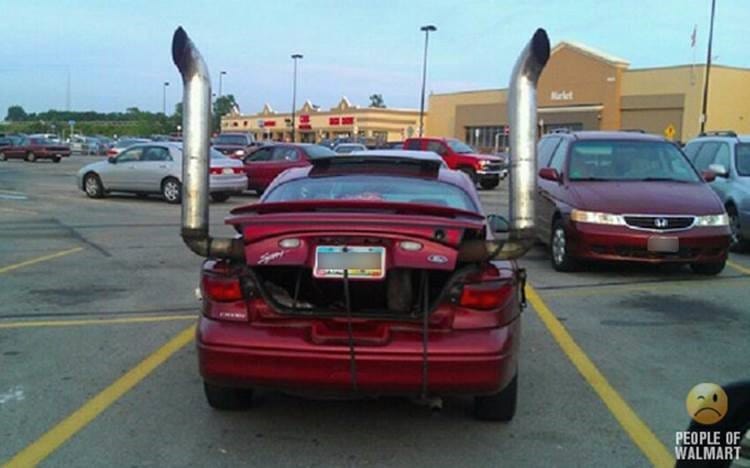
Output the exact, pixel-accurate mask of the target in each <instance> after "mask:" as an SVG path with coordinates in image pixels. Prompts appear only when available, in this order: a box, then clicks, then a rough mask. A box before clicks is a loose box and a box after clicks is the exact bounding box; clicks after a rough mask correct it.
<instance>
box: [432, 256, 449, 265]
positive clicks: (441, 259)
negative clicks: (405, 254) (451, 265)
mask: <svg viewBox="0 0 750 468" xmlns="http://www.w3.org/2000/svg"><path fill="white" fill-rule="evenodd" d="M427 261H428V262H430V263H448V257H446V256H445V255H430V256H429V257H427Z"/></svg>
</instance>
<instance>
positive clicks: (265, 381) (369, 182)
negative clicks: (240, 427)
mask: <svg viewBox="0 0 750 468" xmlns="http://www.w3.org/2000/svg"><path fill="white" fill-rule="evenodd" d="M373 153H375V154H374V155H368V156H338V157H333V158H322V159H321V158H319V159H314V160H313V165H312V166H310V165H308V166H306V167H299V168H295V169H292V170H289V171H287V172H286V173H285V174H283V175H282V176H280V177H278V178H277V179H276V180H275V181H274V182H273V183H272V184H271V185H270V186H269V187H268V189H267V191H266V192H265V194H264V195H263V197H262V199H261V201H260V203H259V204H256V205H250V206H245V207H241V208H236V209H234V210H233V211H232V215H233V216H231V217H230V218H228V219H227V221H226V222H227V223H228V224H231V225H232V226H234V227H235V229H236V230H237V231H238V232H239V233H241V234H242V236H243V238H244V242H245V258H246V264H245V265H244V266H242V267H241V268H239V269H238V268H237V267H232V266H231V265H230V264H228V263H227V262H217V261H214V260H208V261H206V262H205V264H204V267H203V272H202V280H201V281H202V283H201V284H202V291H203V316H202V317H201V319H200V323H199V331H198V356H199V361H200V369H201V374H202V376H203V378H204V380H205V382H206V386H205V388H206V395H207V398H208V401H209V403H210V404H211V405H212V406H215V407H219V408H222V407H225V406H226V405H227V404H228V402H230V403H231V402H232V401H234V398H233V397H232V395H236V394H237V392H236V391H235V392H232V391H231V390H230V389H236V388H252V387H266V388H268V387H270V388H275V389H287V390H294V389H304V390H305V391H306V392H313V393H337V394H346V393H348V392H351V391H355V392H358V393H363V394H374V395H378V394H419V393H420V391H421V390H422V389H423V386H425V387H427V388H428V389H429V392H431V393H435V394H438V395H446V394H463V395H476V396H477V397H476V398H477V401H476V408H477V416H478V417H482V418H490V419H493V418H494V419H503V420H507V419H510V418H512V416H513V412H514V409H515V400H516V391H517V387H516V369H517V366H518V364H517V353H518V343H519V341H518V340H519V332H520V321H519V315H520V312H521V304H520V299H519V298H520V297H521V293H520V290H521V288H522V286H523V280H522V277H521V273H520V272H519V270H518V267H517V265H516V264H515V262H509V261H497V262H490V261H488V262H484V263H482V264H480V265H471V266H468V267H467V266H466V265H463V266H461V265H460V264H459V260H458V251H457V249H458V246H459V243H460V241H461V239H462V238H465V237H466V236H470V237H476V238H484V237H486V236H490V237H491V236H492V234H491V233H490V232H489V229H488V223H487V221H486V218H485V215H484V214H482V211H481V208H480V207H481V204H480V201H479V198H478V196H477V193H476V190H475V188H474V187H473V185H472V184H470V183H469V181H468V180H467V179H466V177H464V176H463V175H462V174H461V173H459V172H456V171H452V170H449V169H447V168H441V165H442V164H441V161H440V160H439V159H438V158H435V159H434V160H432V159H429V158H426V159H421V160H420V159H417V160H415V159H413V157H412V158H411V159H410V158H402V157H399V156H398V155H396V156H393V155H390V154H389V155H387V156H386V155H385V153H386V152H377V151H374V152H373ZM381 153H383V154H381ZM347 268H348V269H347ZM243 272H244V273H243ZM344 272H347V273H346V274H347V275H348V276H347V277H344V275H345V273H344ZM425 311H429V319H428V322H429V323H427V322H423V321H422V318H423V317H426V316H425V315H424V314H425ZM346 317H351V319H352V323H351V330H350V332H351V337H349V330H347V322H346ZM355 350H356V351H355ZM352 353H354V354H356V357H355V356H353V355H352ZM425 353H429V356H430V358H429V366H428V368H424V369H423V366H426V364H425V361H424V360H423V356H424V354H425Z"/></svg>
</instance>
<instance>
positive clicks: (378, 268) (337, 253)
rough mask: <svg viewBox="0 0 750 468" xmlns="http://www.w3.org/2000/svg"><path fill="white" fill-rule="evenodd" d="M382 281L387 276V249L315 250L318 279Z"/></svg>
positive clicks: (351, 247)
mask: <svg viewBox="0 0 750 468" xmlns="http://www.w3.org/2000/svg"><path fill="white" fill-rule="evenodd" d="M344 270H346V271H347V277H349V278H357V279H381V278H383V277H384V276H385V247H361V246H324V245H320V246H318V247H317V248H316V249H315V268H314V269H313V276H315V277H316V278H343V277H344Z"/></svg>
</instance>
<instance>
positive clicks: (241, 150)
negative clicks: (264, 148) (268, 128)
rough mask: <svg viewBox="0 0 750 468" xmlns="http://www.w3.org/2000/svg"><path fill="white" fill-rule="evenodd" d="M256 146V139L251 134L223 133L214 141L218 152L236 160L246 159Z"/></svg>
mask: <svg viewBox="0 0 750 468" xmlns="http://www.w3.org/2000/svg"><path fill="white" fill-rule="evenodd" d="M254 146H256V145H255V139H254V138H253V136H252V135H251V134H249V133H222V134H220V135H219V136H217V137H216V138H214V140H213V147H214V149H216V150H217V151H219V152H221V153H222V154H225V155H227V156H229V157H230V158H235V159H244V158H245V156H247V155H248V154H250V152H251V151H252V149H253V147H254Z"/></svg>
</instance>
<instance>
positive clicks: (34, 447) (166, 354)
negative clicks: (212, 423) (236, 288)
mask: <svg viewBox="0 0 750 468" xmlns="http://www.w3.org/2000/svg"><path fill="white" fill-rule="evenodd" d="M194 335H195V325H190V327H188V328H186V329H185V330H183V331H181V332H180V333H179V334H177V336H175V337H174V338H172V339H171V340H169V342H168V343H167V344H165V345H164V346H162V347H161V348H159V349H157V350H156V351H155V352H154V353H153V354H151V355H150V356H148V357H147V358H146V359H144V360H143V361H141V363H140V364H138V365H137V366H135V367H133V368H132V369H130V370H129V371H128V372H127V373H126V374H125V375H123V376H122V377H120V378H119V379H117V380H116V381H115V382H114V383H113V384H111V385H110V386H109V387H107V388H105V389H104V390H102V391H101V392H100V393H99V394H98V395H96V396H95V397H93V398H91V399H90V400H88V401H87V402H86V403H84V405H83V406H81V407H80V408H78V409H77V410H76V411H75V412H73V413H72V414H71V415H70V416H68V417H67V418H65V419H64V420H62V421H61V422H59V423H58V424H57V425H56V426H55V427H53V428H52V429H50V430H49V431H47V433H46V434H44V435H43V436H41V437H40V438H39V439H37V440H36V441H35V442H33V443H32V444H31V445H29V446H27V447H26V448H25V449H23V450H21V451H20V452H18V453H17V454H16V455H15V456H14V457H13V458H11V459H10V461H8V463H7V464H5V465H4V466H5V467H6V468H16V467H28V466H35V465H37V464H39V463H40V462H42V461H43V460H44V459H45V458H47V457H48V456H49V455H50V454H51V453H52V452H54V451H55V450H57V449H58V448H59V447H60V446H61V445H62V444H64V443H65V442H66V441H67V440H68V439H70V438H71V437H72V436H73V435H75V434H76V433H77V432H78V431H80V430H81V429H83V428H84V427H86V426H87V425H88V424H89V423H90V422H91V421H93V420H94V419H95V418H96V417H97V416H99V414H100V413H101V412H102V411H104V410H106V409H107V408H109V406H111V405H112V403H114V402H116V401H117V400H118V399H120V398H121V397H122V396H123V395H124V394H125V393H127V392H128V391H130V390H131V389H132V388H133V387H135V386H136V385H137V384H138V383H139V382H141V381H142V380H143V379H144V378H146V377H147V376H148V375H149V374H150V373H151V372H153V371H154V369H156V368H157V367H159V366H160V365H161V364H163V363H164V361H166V360H167V359H169V358H170V357H171V356H172V355H173V354H174V353H176V352H177V351H179V350H180V349H182V348H183V347H184V346H185V345H187V344H188V343H190V342H191V341H192V340H193V336H194Z"/></svg>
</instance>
